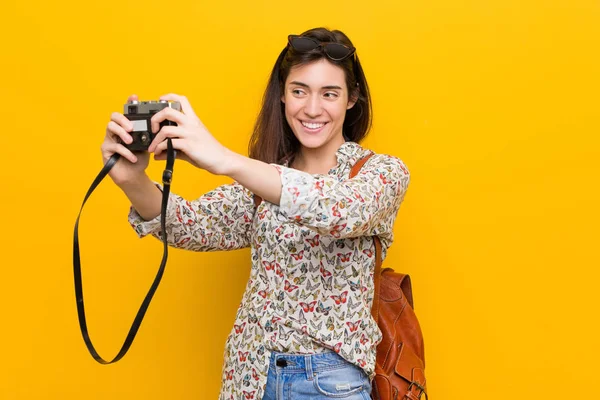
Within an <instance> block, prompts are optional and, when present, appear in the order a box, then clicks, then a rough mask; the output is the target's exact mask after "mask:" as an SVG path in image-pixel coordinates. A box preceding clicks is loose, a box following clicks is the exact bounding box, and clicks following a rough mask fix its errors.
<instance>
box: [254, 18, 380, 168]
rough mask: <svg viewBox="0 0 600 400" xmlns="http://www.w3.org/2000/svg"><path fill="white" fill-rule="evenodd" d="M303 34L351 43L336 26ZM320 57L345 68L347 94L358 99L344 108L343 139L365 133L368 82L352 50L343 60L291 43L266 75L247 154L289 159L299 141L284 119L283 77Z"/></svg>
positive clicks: (368, 112)
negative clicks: (298, 66) (303, 50)
mask: <svg viewBox="0 0 600 400" xmlns="http://www.w3.org/2000/svg"><path fill="white" fill-rule="evenodd" d="M302 36H308V37H311V38H314V39H316V40H317V41H319V42H334V43H342V44H344V45H346V46H351V47H354V46H353V45H352V42H351V41H350V39H349V38H348V37H347V36H346V35H345V34H344V33H343V32H341V31H338V30H334V31H330V30H328V29H326V28H315V29H311V30H308V31H306V32H304V33H302ZM323 58H325V59H326V60H327V61H329V62H330V63H332V64H334V65H337V66H339V67H341V68H342V69H343V70H344V74H345V76H346V86H347V87H348V97H349V99H357V100H356V104H354V106H353V107H352V108H350V109H349V110H346V117H345V119H344V126H343V133H344V136H345V137H346V140H350V141H353V142H356V143H359V142H360V141H361V140H362V139H364V138H365V137H366V136H367V133H368V132H369V129H370V128H371V119H372V114H373V112H372V105H371V96H370V95H369V86H368V85H367V79H366V78H365V74H364V72H363V70H362V67H361V65H360V61H359V60H358V56H357V55H356V54H354V55H353V56H351V57H348V58H346V59H345V60H343V61H334V60H332V59H330V58H328V57H327V56H326V55H325V53H324V52H323V51H322V50H321V49H315V50H312V51H309V52H297V51H295V50H294V49H293V48H292V47H289V46H286V47H285V48H284V49H283V50H282V51H281V53H280V54H279V57H278V58H277V61H275V66H274V67H273V70H272V71H271V76H270V77H269V83H268V84H267V88H266V90H265V93H264V96H263V99H262V107H261V110H260V113H259V114H258V118H257V120H256V124H255V125H254V132H253V133H252V137H251V138H250V143H249V144H248V154H249V156H250V158H254V159H257V160H261V161H264V162H266V163H276V164H281V163H282V162H283V161H284V160H286V159H290V160H291V158H292V157H293V156H294V155H295V154H296V152H297V151H298V150H299V148H300V142H299V141H298V139H296V137H295V136H294V133H293V132H292V129H291V128H290V126H289V124H288V123H287V120H286V118H285V108H284V107H285V105H284V103H283V102H282V101H281V96H282V95H283V90H284V86H285V81H286V79H287V77H288V75H289V73H290V70H291V69H292V68H293V67H295V66H297V65H306V64H310V63H313V62H315V61H318V60H320V59H323Z"/></svg>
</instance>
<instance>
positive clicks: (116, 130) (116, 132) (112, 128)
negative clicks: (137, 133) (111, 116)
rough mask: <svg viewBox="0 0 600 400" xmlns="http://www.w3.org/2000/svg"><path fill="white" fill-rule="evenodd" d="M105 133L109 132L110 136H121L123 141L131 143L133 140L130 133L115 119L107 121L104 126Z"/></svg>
mask: <svg viewBox="0 0 600 400" xmlns="http://www.w3.org/2000/svg"><path fill="white" fill-rule="evenodd" d="M106 130H107V133H108V132H110V133H111V134H112V135H110V136H111V138H113V137H119V138H121V140H122V141H123V143H127V144H129V143H131V142H132V141H133V139H132V137H131V135H130V134H129V133H128V132H127V131H126V130H125V129H123V127H122V126H121V125H119V124H117V123H116V122H115V121H110V122H109V123H108V126H107V127H106Z"/></svg>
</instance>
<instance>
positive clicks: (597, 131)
mask: <svg viewBox="0 0 600 400" xmlns="http://www.w3.org/2000/svg"><path fill="white" fill-rule="evenodd" d="M1 7H2V9H1V13H0V22H1V23H0V33H1V34H2V39H3V40H2V47H1V50H0V57H1V59H2V63H1V66H0V68H1V72H2V74H1V75H0V76H1V78H0V83H1V88H0V89H1V91H0V94H1V96H2V100H3V101H2V106H1V111H0V121H1V123H2V132H1V139H0V143H1V153H2V154H1V156H0V160H1V161H0V163H1V166H0V185H1V188H2V189H0V190H1V191H2V192H1V195H0V212H1V214H0V215H2V218H1V219H0V221H1V222H0V224H1V226H2V228H1V229H0V232H2V233H1V237H0V239H1V241H0V243H1V246H2V252H1V256H0V257H1V260H2V261H0V263H1V265H2V268H1V270H0V272H1V274H2V277H1V278H0V315H1V318H2V326H1V329H0V350H1V354H2V357H3V359H2V362H0V398H2V399H203V398H206V399H214V398H216V397H217V393H218V389H219V385H220V373H221V360H222V355H223V354H222V351H223V345H224V341H225V338H226V335H227V334H228V332H229V330H230V329H231V326H232V324H233V319H234V315H235V311H236V308H237V305H238V302H239V301H240V298H241V294H242V291H243V288H244V285H245V282H246V279H247V277H248V274H249V252H248V250H239V251H235V252H230V253H211V254H206V253H205V254H199V253H192V252H185V251H178V250H171V252H170V258H169V263H168V266H167V271H166V274H165V278H164V280H163V283H162V285H161V287H160V288H159V290H158V292H157V295H156V296H155V300H154V301H153V303H152V305H151V306H150V309H149V311H148V314H147V317H146V319H145V321H144V323H143V325H142V328H141V330H140V332H139V333H138V337H137V339H136V341H135V342H134V345H133V346H132V348H131V350H130V353H129V354H128V355H127V356H126V357H125V358H124V359H123V360H122V361H121V362H119V363H118V364H116V365H111V366H101V365H99V364H97V363H96V362H94V361H93V360H92V358H91V357H90V355H89V354H88V353H87V350H86V348H85V346H84V343H83V340H82V338H81V335H80V333H79V327H78V324H77V316H76V308H75V301H74V291H73V276H72V256H71V255H72V234H73V225H74V222H75V218H76V216H77V212H78V210H79V206H80V205H81V201H82V199H83V196H84V194H85V192H86V190H87V188H88V186H89V184H90V183H91V181H92V180H93V178H94V177H95V176H96V174H97V172H98V171H99V170H100V168H101V157H100V150H99V147H100V144H101V142H102V139H103V136H104V130H105V127H106V124H107V123H108V121H109V116H110V113H111V112H113V111H122V105H123V103H124V101H125V100H126V99H127V96H128V95H129V94H131V93H137V94H139V96H140V98H141V99H145V100H149V99H157V98H158V96H160V95H162V94H165V93H168V92H175V93H179V94H183V95H186V96H187V97H188V98H189V99H190V101H191V103H192V105H193V107H194V108H195V110H196V112H197V114H198V115H199V116H200V118H201V119H202V120H203V121H204V123H205V124H206V125H207V127H208V128H209V129H210V130H211V132H212V133H213V134H214V135H215V137H217V138H218V139H219V140H220V141H222V143H224V144H225V145H226V146H228V147H230V148H232V149H234V150H236V151H238V152H240V153H244V154H246V151H247V150H246V144H247V141H248V138H249V135H250V132H251V129H252V124H253V122H254V119H255V117H256V114H257V111H258V109H259V103H260V99H261V96H262V92H263V89H264V87H265V84H266V80H267V78H268V74H269V72H270V70H271V68H272V65H273V62H274V61H275V59H276V57H277V55H278V54H279V51H280V50H281V49H282V48H283V46H284V45H285V41H286V35H287V34H289V33H300V32H302V31H304V30H306V29H309V28H312V27H316V26H322V25H324V26H327V27H330V28H339V29H341V30H343V31H345V32H346V33H347V34H348V35H349V36H350V38H351V39H352V40H353V41H354V43H355V45H356V47H357V48H358V54H359V56H360V58H361V61H362V63H363V66H364V68H365V71H366V74H367V77H368V80H369V83H370V85H371V89H372V94H373V99H374V107H375V124H374V129H373V131H372V133H371V136H370V137H369V139H368V140H367V141H366V142H364V145H365V146H367V147H370V148H372V149H374V150H376V151H378V152H385V153H389V154H394V155H396V156H398V157H400V158H401V159H403V160H404V161H405V162H406V164H407V165H408V167H409V168H410V171H411V174H412V181H411V185H410V187H409V191H408V194H407V196H406V199H405V203H404V204H403V206H402V207H401V210H400V213H399V216H398V219H397V223H396V226H395V232H396V242H395V244H394V246H393V247H392V249H391V252H390V256H389V258H388V259H387V260H386V262H385V265H387V266H391V267H394V268H396V269H398V270H400V271H403V272H407V273H410V274H411V276H412V278H413V285H414V292H415V304H416V312H417V315H418V316H419V318H420V321H421V324H422V329H423V332H424V335H425V344H426V360H427V368H426V374H427V378H428V383H429V392H430V395H431V398H432V399H444V400H455V399H461V400H464V399H486V400H493V399H507V398H515V399H550V398H567V397H568V398H571V396H574V395H582V397H585V398H600V388H599V387H598V386H597V385H596V384H597V383H598V381H599V379H598V367H597V358H598V356H599V355H600V354H599V353H600V352H599V347H600V346H599V345H598V337H599V336H600V335H599V333H600V332H598V322H597V320H598V305H599V302H598V297H597V296H598V292H599V287H598V286H599V285H598V283H599V279H598V278H599V277H600V274H599V272H598V267H599V266H600V258H599V256H598V244H599V243H598V242H599V240H598V239H599V233H598V225H599V222H600V218H599V212H598V204H599V200H600V196H599V190H598V185H599V181H600V180H599V178H598V176H599V174H600V167H599V166H598V161H599V158H600V157H599V156H600V140H599V139H598V137H599V135H600V123H599V119H600V118H599V117H600V104H599V103H600V102H599V101H598V100H599V98H600V79H599V76H600V58H599V55H598V54H599V52H598V50H599V45H600V19H599V17H600V3H599V2H598V1H597V0H594V1H591V0H588V1H584V0H555V1H548V0H530V1H523V0H480V1H475V0H432V1H427V2H409V1H402V2H399V1H370V2H364V1H350V0H345V1H320V2H312V1H303V2H270V1H253V2H241V1H238V2H216V1H211V2H204V1H199V0H195V1H190V0H181V1H177V2H168V1H157V0H148V1H145V2H139V1H114V0H109V1H102V2H92V3H91V4H86V3H85V2H65V1H56V2H45V1H44V2H42V1H31V2H17V1H14V0H13V1H8V2H3V3H2V6H1ZM162 166H163V162H154V163H153V164H152V165H151V168H150V174H151V177H152V178H154V179H159V177H160V171H161V167H162ZM175 170H176V171H175V179H174V182H173V190H174V191H175V192H177V193H179V194H182V195H184V196H186V197H188V198H190V199H192V198H195V197H196V196H199V195H201V194H202V193H205V192H206V191H208V190H210V189H211V188H213V187H215V186H216V185H218V184H221V183H225V182H229V181H230V179H229V178H227V177H215V176H211V175H210V174H208V173H206V172H203V171H199V170H196V169H194V168H193V167H191V166H190V165H188V164H185V163H183V162H179V163H177V164H176V168H175ZM127 211H128V202H127V199H126V198H125V196H124V195H122V193H120V191H119V190H118V189H117V188H116V187H115V186H114V185H113V184H112V182H110V181H106V182H104V183H103V184H102V185H101V186H100V188H99V189H98V190H97V192H96V193H94V195H93V196H92V198H91V200H90V202H89V203H88V205H87V206H86V209H85V211H84V214H83V218H82V222H81V230H80V238H81V241H82V245H81V246H82V264H83V277H84V289H85V296H86V297H85V298H86V305H87V312H88V321H89V327H90V332H91V335H92V338H93V341H94V343H95V344H96V346H97V348H98V350H99V351H100V354H101V355H103V356H104V357H105V358H109V357H112V356H114V354H116V352H117V350H118V349H119V348H120V346H121V343H122V341H123V339H124V337H125V335H126V332H127V330H128V329H129V326H130V323H131V321H132V319H133V317H134V315H135V312H136V311H137V309H138V306H139V304H140V302H141V300H142V298H143V296H144V295H145V293H146V291H147V289H148V287H149V286H150V283H151V281H152V279H153V278H154V274H155V272H156V270H157V268H158V266H159V262H160V257H161V254H162V247H161V246H160V244H159V242H158V241H156V240H154V239H151V238H148V239H144V240H137V239H136V236H135V234H134V232H133V230H132V229H131V228H130V227H129V226H128V224H127V219H126V217H127Z"/></svg>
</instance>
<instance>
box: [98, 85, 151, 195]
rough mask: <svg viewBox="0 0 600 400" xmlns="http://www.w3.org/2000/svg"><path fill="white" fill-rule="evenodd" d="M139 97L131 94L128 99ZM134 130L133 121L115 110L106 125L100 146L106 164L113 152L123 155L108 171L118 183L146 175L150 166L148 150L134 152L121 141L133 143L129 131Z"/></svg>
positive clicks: (124, 182) (128, 181) (132, 180)
mask: <svg viewBox="0 0 600 400" xmlns="http://www.w3.org/2000/svg"><path fill="white" fill-rule="evenodd" d="M137 99H138V97H137V96H136V95H131V96H129V98H128V99H127V101H128V102H129V101H132V100H137ZM132 130H133V125H132V124H131V122H130V121H129V120H128V119H127V118H126V117H125V116H124V115H123V114H121V113H117V112H114V113H112V115H111V118H110V122H109V123H108V126H107V127H106V136H105V137H104V142H102V146H100V150H101V152H102V161H103V163H104V164H106V162H107V161H108V159H109V158H110V157H112V155H113V154H115V153H119V154H120V155H121V158H120V159H119V160H118V161H117V163H116V164H115V165H114V166H113V168H112V169H111V170H110V172H109V173H108V175H109V176H110V177H111V178H112V180H113V181H114V182H115V183H116V184H117V185H122V184H126V183H131V182H134V181H137V180H139V179H140V178H143V177H145V176H146V172H145V170H146V168H147V167H148V161H149V159H150V157H149V154H148V153H147V152H136V154H134V153H132V152H131V151H130V150H129V149H127V148H126V147H125V146H124V145H123V144H121V143H119V138H120V139H121V140H122V141H123V142H124V143H131V141H132V138H131V135H130V134H129V132H131V131H132Z"/></svg>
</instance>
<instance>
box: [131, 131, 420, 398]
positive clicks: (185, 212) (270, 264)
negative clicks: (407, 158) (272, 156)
mask: <svg viewBox="0 0 600 400" xmlns="http://www.w3.org/2000/svg"><path fill="white" fill-rule="evenodd" d="M368 154H370V151H369V150H367V149H364V148H363V147H361V146H360V145H359V144H357V143H354V142H345V143H344V144H342V145H341V146H340V148H339V149H338V150H337V152H336V157H337V161H338V163H337V165H336V166H335V167H333V168H332V169H331V170H330V171H329V172H328V174H308V173H305V172H302V171H299V170H295V169H292V168H289V167H288V166H287V163H284V165H276V164H272V165H274V166H275V167H276V168H277V169H278V171H279V173H280V177H281V184H282V193H281V199H280V205H279V206H277V205H275V204H272V203H270V202H268V201H262V202H261V203H260V205H259V206H258V208H257V209H256V210H255V206H254V201H253V194H252V193H251V192H250V191H249V190H247V189H246V188H245V187H243V186H242V185H241V184H239V183H237V182H233V183H230V184H225V185H222V186H219V187H217V188H216V189H214V190H212V191H210V192H208V193H206V194H204V195H203V196H201V197H200V198H198V199H196V200H193V201H187V200H185V199H183V198H181V197H180V196H177V195H175V194H173V193H171V194H170V198H169V204H168V208H167V214H166V219H167V220H166V229H167V240H168V243H169V245H171V246H173V247H177V248H181V249H187V250H192V251H218V250H234V249H240V248H244V247H250V248H251V252H250V253H251V259H252V266H251V272H250V277H249V280H248V283H247V286H246V290H245V292H244V294H243V296H242V301H241V304H240V306H239V308H238V311H237V315H236V319H235V323H234V326H233V329H232V330H231V333H230V335H229V336H228V338H227V340H226V342H225V351H224V361H223V369H222V386H221V392H220V396H219V399H220V400H232V399H235V400H238V399H247V400H254V399H262V396H263V393H264V388H265V386H266V380H267V372H268V367H269V357H270V355H271V352H272V351H277V352H286V353H297V354H298V353H300V354H310V353H318V352H323V351H325V350H326V349H329V350H333V351H335V352H337V353H338V354H340V355H341V356H342V357H344V358H345V359H346V360H348V361H349V362H351V363H354V364H356V365H358V366H360V367H361V368H363V369H364V371H365V372H366V373H367V374H368V375H369V376H370V377H371V378H373V377H374V368H375V353H376V346H377V344H378V343H379V342H380V340H381V331H380V330H379V328H378V326H377V323H376V322H375V321H374V320H373V318H372V316H371V305H372V301H373V292H374V290H373V272H374V269H375V245H374V242H373V238H372V236H373V235H377V236H379V238H380V240H381V244H382V258H385V256H386V254H387V250H388V248H389V247H390V245H391V244H392V241H393V226H394V221H395V219H396V215H397V213H398V210H399V208H400V204H401V203H402V200H403V199H404V195H405V193H406V190H407V188H408V184H409V181H410V175H409V171H408V169H407V168H406V166H405V165H404V163H403V162H402V161H401V160H400V159H398V158H397V157H394V156H389V155H385V154H375V155H373V156H372V157H371V158H370V159H369V160H368V161H367V163H366V164H365V165H364V166H363V167H362V169H361V171H360V172H359V174H358V175H357V176H356V177H354V178H352V179H349V175H350V170H351V168H352V166H353V165H354V164H355V163H356V162H357V161H358V160H359V159H361V158H362V157H364V156H366V155H368ZM156 185H157V186H158V187H159V188H160V187H161V186H160V184H158V183H156ZM160 218H161V217H160V216H158V217H156V218H155V219H153V220H150V221H144V220H143V219H142V218H141V217H140V216H139V214H138V213H137V212H136V211H135V209H133V207H132V208H131V209H130V212H129V222H130V223H131V225H132V227H133V228H134V229H135V231H136V233H137V234H138V236H139V237H144V236H146V235H152V236H154V237H156V238H157V239H159V240H160V236H161V231H160V230H161V227H160Z"/></svg>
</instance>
